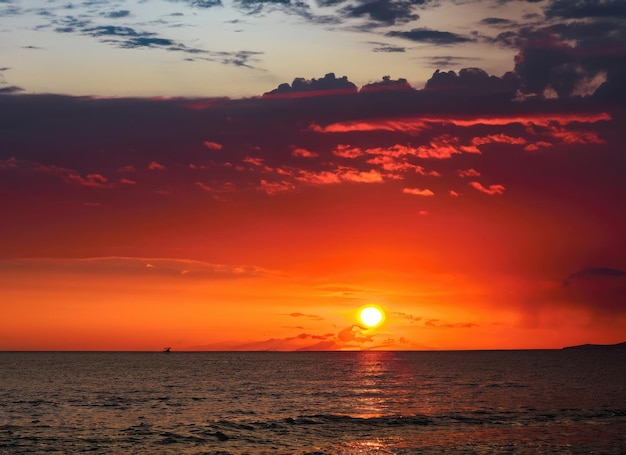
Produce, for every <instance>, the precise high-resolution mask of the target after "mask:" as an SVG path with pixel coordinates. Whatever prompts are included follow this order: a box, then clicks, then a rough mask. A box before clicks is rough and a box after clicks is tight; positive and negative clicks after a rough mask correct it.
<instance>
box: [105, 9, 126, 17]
mask: <svg viewBox="0 0 626 455" xmlns="http://www.w3.org/2000/svg"><path fill="white" fill-rule="evenodd" d="M105 16H106V17H108V18H109V19H120V18H122V17H128V16H130V11H128V10H127V9H123V10H119V11H111V12H109V13H106V15H105Z"/></svg>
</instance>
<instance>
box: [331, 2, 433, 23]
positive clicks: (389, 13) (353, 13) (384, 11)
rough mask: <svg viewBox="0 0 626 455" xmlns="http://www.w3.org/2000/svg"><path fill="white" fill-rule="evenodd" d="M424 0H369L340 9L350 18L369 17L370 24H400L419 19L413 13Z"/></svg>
mask: <svg viewBox="0 0 626 455" xmlns="http://www.w3.org/2000/svg"><path fill="white" fill-rule="evenodd" d="M421 3H425V1H424V0H369V1H362V2H360V3H358V4H356V5H352V4H350V5H347V6H345V7H343V8H342V9H340V10H339V12H340V14H343V15H344V16H345V17H348V18H367V19H369V20H370V23H369V25H370V26H389V25H396V24H398V25H400V24H404V23H407V22H411V21H415V20H417V19H419V15H418V14H415V13H413V9H414V8H415V7H416V5H418V4H421Z"/></svg>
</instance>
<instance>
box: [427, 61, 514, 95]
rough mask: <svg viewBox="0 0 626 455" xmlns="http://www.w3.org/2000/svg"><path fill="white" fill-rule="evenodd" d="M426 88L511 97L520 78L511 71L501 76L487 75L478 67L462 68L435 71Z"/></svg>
mask: <svg viewBox="0 0 626 455" xmlns="http://www.w3.org/2000/svg"><path fill="white" fill-rule="evenodd" d="M424 88H425V89H426V90H444V91H445V92H448V93H450V92H452V93H454V92H455V91H464V92H471V93H473V94H475V95H476V94H481V95H504V96H506V97H508V98H509V99H511V98H513V96H514V95H515V92H516V91H517V90H518V89H519V88H520V80H519V78H518V77H517V75H516V74H514V73H512V72H508V73H506V74H505V75H504V76H502V77H497V76H489V75H488V74H487V73H486V72H485V71H483V70H482V69H480V68H463V69H462V70H460V71H459V73H458V74H457V73H455V72H454V71H448V72H440V71H439V70H437V71H435V73H434V74H433V75H432V77H431V78H430V79H429V80H428V81H427V82H426V86H425V87H424Z"/></svg>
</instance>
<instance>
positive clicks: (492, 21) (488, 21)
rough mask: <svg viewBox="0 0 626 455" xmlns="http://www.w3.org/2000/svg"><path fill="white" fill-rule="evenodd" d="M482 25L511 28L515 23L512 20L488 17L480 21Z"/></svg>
mask: <svg viewBox="0 0 626 455" xmlns="http://www.w3.org/2000/svg"><path fill="white" fill-rule="evenodd" d="M480 23H481V24H484V25H490V26H493V27H510V26H511V25H514V24H515V22H514V21H512V20H510V19H503V18H501V17H486V18H484V19H482V20H481V21H480Z"/></svg>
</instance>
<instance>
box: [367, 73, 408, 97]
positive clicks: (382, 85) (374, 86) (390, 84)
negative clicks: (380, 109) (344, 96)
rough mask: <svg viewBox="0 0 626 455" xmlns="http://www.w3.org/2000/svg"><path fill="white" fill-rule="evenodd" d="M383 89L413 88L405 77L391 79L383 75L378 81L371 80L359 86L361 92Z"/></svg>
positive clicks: (403, 89) (402, 89)
mask: <svg viewBox="0 0 626 455" xmlns="http://www.w3.org/2000/svg"><path fill="white" fill-rule="evenodd" d="M384 90H401V91H405V90H413V87H411V84H409V83H408V82H407V80H406V79H404V78H400V79H397V80H393V79H391V77H390V76H383V80H382V81H380V82H372V83H369V84H365V85H364V86H363V87H361V90H360V91H361V93H373V92H380V91H384Z"/></svg>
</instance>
